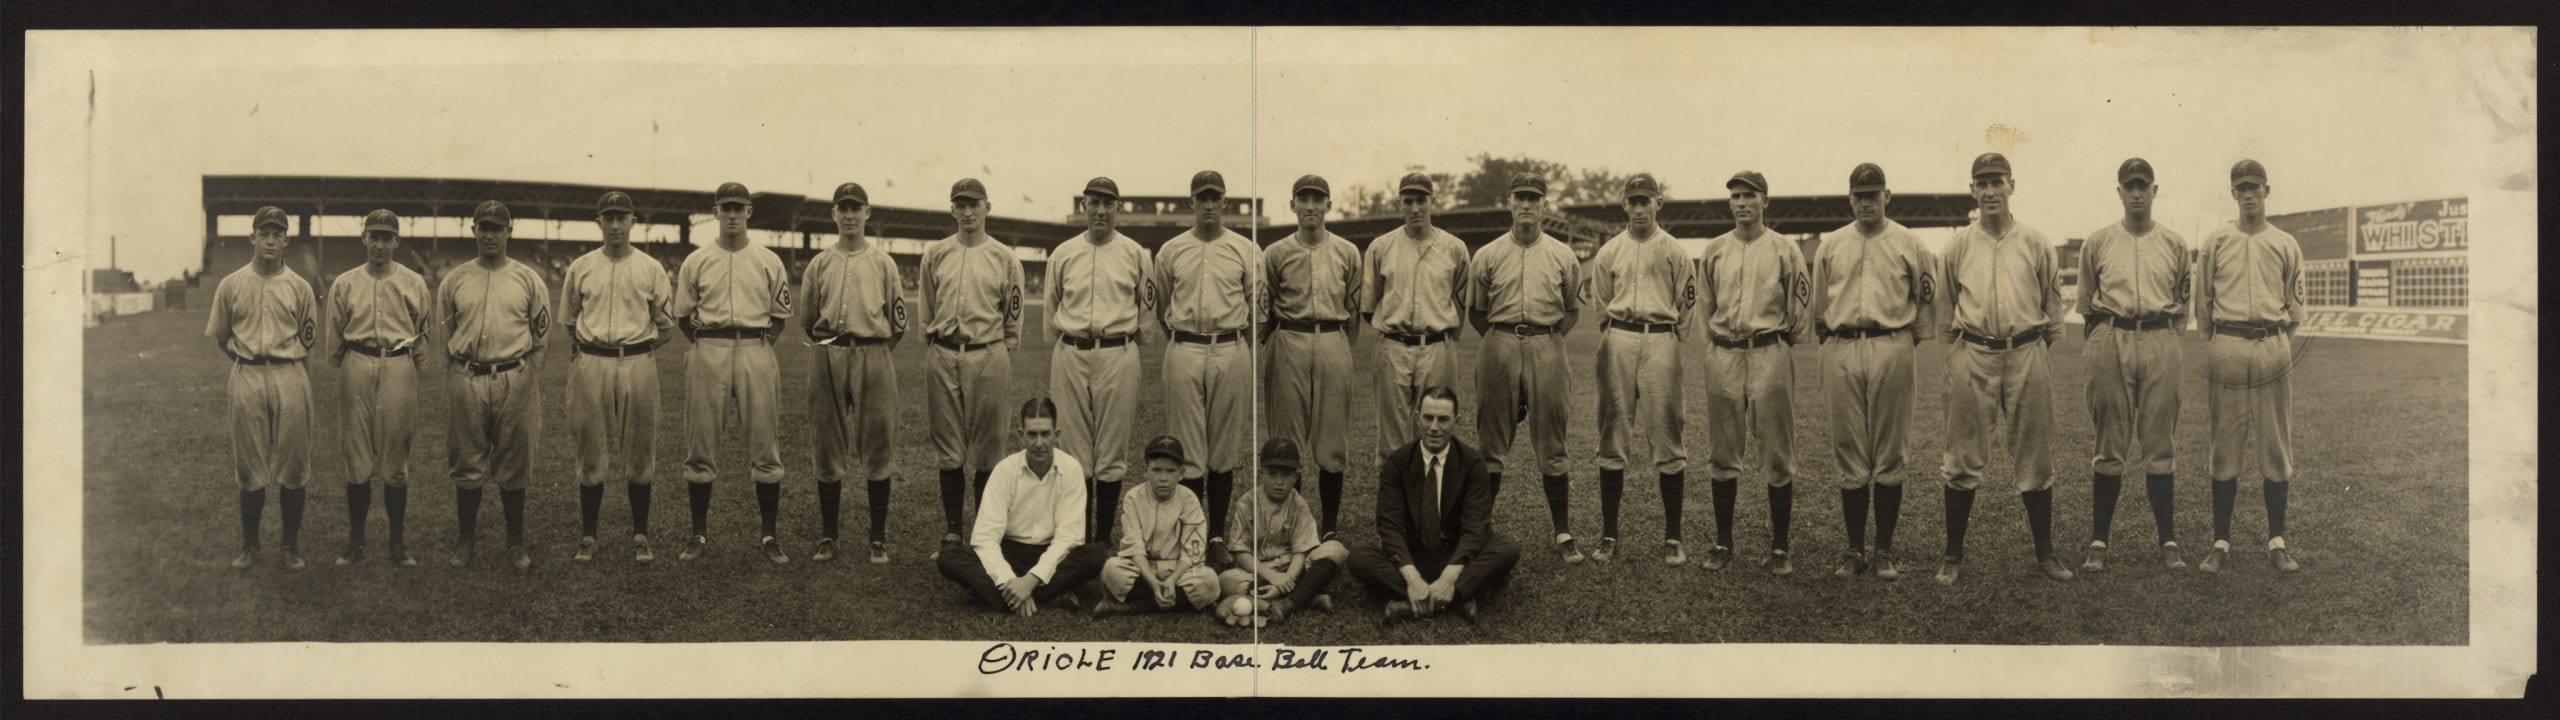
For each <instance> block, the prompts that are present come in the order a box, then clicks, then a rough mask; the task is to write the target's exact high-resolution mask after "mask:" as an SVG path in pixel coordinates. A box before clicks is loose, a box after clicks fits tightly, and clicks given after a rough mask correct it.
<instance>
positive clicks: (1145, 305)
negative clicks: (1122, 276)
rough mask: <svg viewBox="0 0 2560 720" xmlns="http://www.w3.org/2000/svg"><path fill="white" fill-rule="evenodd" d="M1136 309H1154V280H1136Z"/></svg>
mask: <svg viewBox="0 0 2560 720" xmlns="http://www.w3.org/2000/svg"><path fill="white" fill-rule="evenodd" d="M1138 309H1140V310H1150V311H1151V310H1154V309H1156V279H1155V278H1138Z"/></svg>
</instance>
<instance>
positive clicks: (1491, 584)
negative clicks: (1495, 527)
mask: <svg viewBox="0 0 2560 720" xmlns="http://www.w3.org/2000/svg"><path fill="white" fill-rule="evenodd" d="M1519 562H1520V546H1518V545H1513V544H1511V541H1510V540H1508V539H1505V538H1503V537H1502V536H1500V535H1496V536H1493V537H1492V538H1489V539H1487V540H1486V541H1485V544H1484V549H1483V550H1481V551H1478V552H1477V553H1476V556H1475V558H1474V559H1471V560H1468V561H1467V566H1466V567H1465V568H1462V569H1460V570H1458V588H1457V592H1456V593H1455V594H1454V596H1453V598H1452V599H1454V600H1459V601H1464V600H1472V599H1478V598H1482V597H1484V596H1485V595H1486V594H1488V593H1491V592H1493V591H1495V590H1498V589H1501V587H1502V584H1503V582H1504V581H1506V580H1509V579H1510V578H1511V566H1513V565H1517V564H1519ZM1448 565H1449V560H1448V558H1446V557H1432V556H1429V555H1424V556H1418V557H1415V558H1414V559H1413V569H1415V570H1419V571H1421V572H1422V579H1424V580H1431V579H1434V578H1437V577H1439V575H1440V571H1441V570H1442V569H1444V568H1447V567H1448ZM1351 576H1352V577H1355V578H1359V579H1360V584H1362V585H1367V586H1369V592H1371V593H1375V594H1377V595H1378V596H1380V597H1384V598H1386V599H1388V600H1389V601H1391V602H1392V601H1397V600H1404V599H1406V598H1407V595H1406V594H1405V586H1404V569H1403V568H1400V567H1397V566H1396V564H1395V562H1394V561H1391V560H1388V559H1387V554H1386V553H1384V552H1380V551H1379V550H1378V549H1377V548H1372V547H1361V548H1356V549H1353V550H1352V551H1351Z"/></svg>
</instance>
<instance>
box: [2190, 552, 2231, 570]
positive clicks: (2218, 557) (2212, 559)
mask: <svg viewBox="0 0 2560 720" xmlns="http://www.w3.org/2000/svg"><path fill="white" fill-rule="evenodd" d="M2230 556H2231V548H2228V547H2224V546H2221V545H2215V546H2213V549H2212V550H2207V551H2205V553H2204V560H2202V561H2199V562H2197V563H2196V571H2197V572H2209V573H2218V572H2222V561H2223V559H2224V558H2227V557H2230Z"/></svg>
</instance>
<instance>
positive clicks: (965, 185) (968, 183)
mask: <svg viewBox="0 0 2560 720" xmlns="http://www.w3.org/2000/svg"><path fill="white" fill-rule="evenodd" d="M961 198H968V199H971V200H980V201H983V200H986V199H987V186H986V184H984V183H980V182H978V179H977V178H960V182H956V183H952V184H951V199H953V200H958V199H961Z"/></svg>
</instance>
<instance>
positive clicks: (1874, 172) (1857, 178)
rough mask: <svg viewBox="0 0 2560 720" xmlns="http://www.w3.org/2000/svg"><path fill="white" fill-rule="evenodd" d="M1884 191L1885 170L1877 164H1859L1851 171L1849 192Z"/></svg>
mask: <svg viewBox="0 0 2560 720" xmlns="http://www.w3.org/2000/svg"><path fill="white" fill-rule="evenodd" d="M1883 189H1884V168H1882V167H1877V166H1876V164H1875V163H1858V166H1857V167H1854V168H1850V169H1849V192H1852V193H1862V192H1875V191H1878V190H1883Z"/></svg>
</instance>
